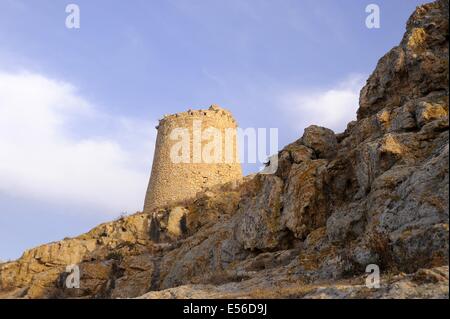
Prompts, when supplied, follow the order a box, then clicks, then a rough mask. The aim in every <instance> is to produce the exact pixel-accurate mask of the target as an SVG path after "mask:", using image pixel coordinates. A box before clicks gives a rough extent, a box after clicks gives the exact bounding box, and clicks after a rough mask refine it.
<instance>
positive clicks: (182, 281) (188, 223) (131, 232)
mask: <svg viewBox="0 0 450 319" xmlns="http://www.w3.org/2000/svg"><path fill="white" fill-rule="evenodd" d="M448 152H449V135H448V1H442V0H440V1H436V2H434V3H431V4H426V5H423V6H420V7H418V8H417V10H416V11H415V12H414V13H413V15H412V16H411V18H410V19H409V20H408V23H407V31H406V33H405V35H404V37H403V39H402V41H401V43H400V44H399V45H398V46H397V47H395V48H393V49H392V50H391V51H389V52H388V53H387V54H386V55H385V56H384V57H382V58H381V59H380V61H379V62H378V65H377V67H376V69H375V71H374V72H373V74H372V75H371V76H370V78H369V79H368V80H367V83H366V85H365V87H364V88H363V89H362V91H361V96H360V107H359V110H358V118H357V121H354V122H351V123H349V124H348V127H347V129H346V130H345V132H343V133H340V134H335V133H334V132H333V131H331V130H329V129H326V128H322V127H318V126H310V127H308V128H307V129H306V130H305V132H304V134H303V136H302V137H301V138H300V139H298V140H297V141H295V142H294V143H292V144H290V145H288V146H286V147H285V148H284V149H283V150H281V151H280V152H279V167H278V171H277V172H276V174H274V175H254V176H248V177H246V178H244V179H242V180H241V181H239V182H237V183H229V184H225V185H221V186H218V187H215V188H211V189H208V190H207V191H205V192H202V193H199V194H198V195H197V196H196V197H195V198H193V199H192V200H191V201H189V202H188V203H187V205H186V206H183V207H169V208H167V209H162V210H159V211H154V212H152V213H150V214H143V213H137V214H135V215H132V216H128V217H124V218H121V219H119V220H116V221H113V222H110V223H106V224H103V225H100V226H98V227H96V228H95V229H93V230H92V231H90V232H88V233H86V234H83V235H81V236H79V237H76V238H71V239H65V240H62V241H59V242H55V243H51V244H48V245H43V246H40V247H37V248H34V249H31V250H29V251H26V252H25V253H24V254H23V256H22V257H21V258H20V259H18V260H16V261H13V262H8V263H3V264H0V297H3V298H6V297H21V298H74V297H76V298H131V297H140V298H210V297H212V298H234V297H255V298H258V297H269V298H270V297H283V298H284V297H287V298H413V297H418V298H448V253H449V247H448V243H449V238H448V237H449V228H448V223H449V206H448V195H449V194H448V193H449V178H448V165H449V163H448V160H449V157H448ZM69 264H78V265H79V267H80V273H81V287H80V288H79V289H68V288H66V287H65V285H64V281H65V278H66V276H67V273H66V272H65V270H66V265H69ZM368 264H376V265H378V266H379V267H380V270H381V287H380V288H378V289H373V288H372V289H371V288H368V287H366V286H365V276H366V273H365V270H366V266H367V265H368Z"/></svg>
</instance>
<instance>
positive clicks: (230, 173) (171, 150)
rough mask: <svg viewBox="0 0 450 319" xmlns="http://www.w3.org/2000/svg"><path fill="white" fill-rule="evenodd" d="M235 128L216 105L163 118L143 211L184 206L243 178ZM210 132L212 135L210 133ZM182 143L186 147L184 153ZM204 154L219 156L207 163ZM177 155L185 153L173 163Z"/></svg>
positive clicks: (227, 115) (232, 122) (225, 111)
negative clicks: (207, 191)
mask: <svg viewBox="0 0 450 319" xmlns="http://www.w3.org/2000/svg"><path fill="white" fill-rule="evenodd" d="M236 127H237V125H236V121H235V120H234V118H233V116H232V114H231V113H230V112H229V111H227V110H225V109H222V108H220V107H219V106H216V105H212V106H211V107H210V108H209V109H208V110H194V111H193V110H188V111H187V112H181V113H177V114H172V115H166V116H164V118H163V119H161V120H160V121H159V125H158V126H157V127H156V128H157V130H158V135H157V139H156V146H155V154H154V158H153V166H152V173H151V177H150V182H149V185H148V189H147V194H146V197H145V203H144V212H147V213H149V212H151V211H152V210H154V209H156V208H161V207H164V206H168V205H172V204H177V203H183V202H184V201H186V200H188V199H190V198H193V197H194V196H195V195H196V194H197V193H198V192H200V191H202V190H204V189H205V188H208V187H211V186H214V185H218V184H223V183H227V182H231V181H235V180H238V179H240V178H241V177H242V169H241V164H240V162H239V160H238V147H237V139H236ZM211 129H212V132H214V133H213V134H212V135H211V134H208V132H211ZM217 135H220V137H217ZM208 137H209V138H208ZM211 141H214V142H215V144H214V143H212V142H211ZM181 142H184V144H183V145H185V146H187V147H185V148H183V151H181V150H180V147H179V146H180V145H181V144H180V143H181ZM211 145H212V146H214V145H215V146H216V148H214V147H212V148H211ZM209 150H210V151H211V152H209ZM186 151H187V152H186ZM204 152H206V153H205V154H206V158H207V159H208V154H212V155H213V156H217V157H214V160H212V161H211V160H210V159H209V160H206V161H205V159H204V157H203V156H202V154H204ZM174 154H175V155H177V156H178V155H180V154H184V156H183V157H182V158H183V160H180V157H177V158H176V159H175V160H174Z"/></svg>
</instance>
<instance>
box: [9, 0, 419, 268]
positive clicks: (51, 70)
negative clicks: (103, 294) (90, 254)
mask: <svg viewBox="0 0 450 319" xmlns="http://www.w3.org/2000/svg"><path fill="white" fill-rule="evenodd" d="M70 3H73V4H76V5H78V7H79V8H80V28H78V29H69V28H67V27H66V18H67V16H68V13H66V10H65V9H66V6H67V5H68V4H70ZM371 3H375V4H377V5H378V6H379V8H380V28H376V29H369V28H367V27H366V24H365V20H366V17H367V16H368V14H369V13H366V11H365V8H366V6H367V5H368V4H371ZM421 3H423V1H416V0H371V1H365V0H333V1H332V0H278V1H274V0H227V1H225V0H220V1H219V0H164V1H163V0H127V1H125V0H95V1H92V0H73V1H63V0H0V259H1V260H7V259H15V258H18V257H19V256H20V255H21V254H22V252H23V251H24V250H26V249H28V248H31V247H34V246H37V245H40V244H43V243H46V242H50V241H56V240H60V239H62V238H64V237H70V236H76V235H78V234H81V233H83V232H86V231H88V230H89V229H91V228H92V227H94V226H96V225H97V224H99V223H101V222H106V221H109V220H112V219H115V218H117V217H118V216H119V215H120V214H121V213H123V212H127V213H133V212H135V211H139V210H141V209H142V206H143V201H144V196H145V191H146V187H147V183H148V179H149V175H150V170H151V163H152V158H153V148H154V143H155V138H156V130H155V128H154V127H155V125H156V123H157V121H158V119H159V118H161V117H162V116H163V114H170V113H175V112H180V111H185V110H187V109H189V108H193V109H195V108H206V107H208V106H209V105H211V104H218V105H220V106H222V107H225V108H227V109H229V110H230V111H231V112H232V113H233V114H234V116H235V118H236V119H237V122H238V124H239V126H240V127H242V128H267V129H268V128H277V129H278V137H279V140H278V144H279V147H280V148H282V146H283V145H286V144H288V143H291V142H293V141H294V140H296V139H298V138H299V137H301V135H302V133H303V130H304V128H306V127H307V126H309V125H311V124H317V125H321V126H325V127H329V128H331V129H333V130H334V131H335V132H341V131H343V130H344V129H345V127H346V124H347V123H348V122H349V121H351V120H354V119H355V118H356V115H355V112H356V110H357V108H358V95H359V91H360V89H361V88H362V86H363V85H364V83H365V81H366V79H367V77H368V76H369V75H370V73H371V72H372V71H373V70H374V68H375V66H376V63H377V61H378V59H379V58H380V57H381V56H383V55H384V54H385V53H386V52H387V51H388V50H389V49H391V48H392V47H393V46H395V45H397V44H398V43H399V42H400V40H401V37H402V35H403V33H404V30H405V23H406V20H407V19H408V17H409V15H410V14H411V13H412V11H413V10H414V8H415V7H416V6H417V5H420V4H421ZM243 167H244V172H245V173H246V174H248V173H251V172H254V171H256V170H257V167H256V166H255V165H250V164H245V165H244V166H243Z"/></svg>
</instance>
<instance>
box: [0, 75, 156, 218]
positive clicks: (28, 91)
mask: <svg viewBox="0 0 450 319" xmlns="http://www.w3.org/2000/svg"><path fill="white" fill-rule="evenodd" d="M154 125H155V124H154V123H153V122H151V121H140V120H137V119H130V118H120V117H112V116H109V115H107V114H104V113H102V112H101V111H99V110H98V109H97V108H96V107H94V106H93V105H92V104H91V103H89V102H88V101H87V100H86V99H84V98H83V97H82V96H80V95H79V93H78V92H77V90H76V88H75V87H74V86H72V85H70V84H68V83H64V82H59V81H55V80H52V79H49V78H46V77H44V76H42V75H39V74H33V73H5V72H1V71H0V192H3V193H8V194H12V195H19V196H22V197H25V198H27V197H31V198H37V199H41V200H47V201H51V202H59V203H60V202H65V203H67V205H84V206H85V205H90V206H92V207H96V208H98V209H99V210H101V211H99V213H102V212H107V213H111V214H113V215H117V214H118V213H120V212H121V211H128V212H134V211H136V210H140V209H141V208H142V204H143V200H144V194H145V190H146V186H147V182H148V176H149V173H150V166H151V164H150V163H151V160H152V155H153V142H154V137H155V136H154V134H155V130H154V129H153V128H154ZM97 127H98V128H102V129H103V131H102V132H100V133H99V129H98V128H97ZM105 127H106V129H105Z"/></svg>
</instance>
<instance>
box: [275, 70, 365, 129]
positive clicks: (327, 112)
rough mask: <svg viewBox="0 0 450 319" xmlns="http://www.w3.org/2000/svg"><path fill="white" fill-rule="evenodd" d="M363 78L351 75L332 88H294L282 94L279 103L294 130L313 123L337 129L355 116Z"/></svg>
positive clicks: (358, 75) (342, 127) (343, 126)
mask: <svg viewBox="0 0 450 319" xmlns="http://www.w3.org/2000/svg"><path fill="white" fill-rule="evenodd" d="M364 79H365V76H363V75H360V74H353V75H350V76H349V77H347V78H346V79H344V80H342V81H341V82H339V83H337V84H336V85H334V86H332V87H328V88H310V89H297V90H295V89H294V90H291V91H289V92H286V93H284V94H282V96H281V98H280V101H281V102H280V105H281V107H282V110H283V112H284V113H285V115H286V117H287V118H289V120H288V121H289V123H290V125H291V126H292V127H293V128H294V129H299V130H300V129H303V128H304V127H306V126H309V125H312V124H316V125H320V126H324V127H328V128H330V129H332V130H334V131H335V132H341V131H343V130H344V129H345V128H346V126H347V123H348V122H350V121H352V120H354V119H356V110H357V109H358V100H359V91H360V90H361V88H362V86H363V85H364Z"/></svg>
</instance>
